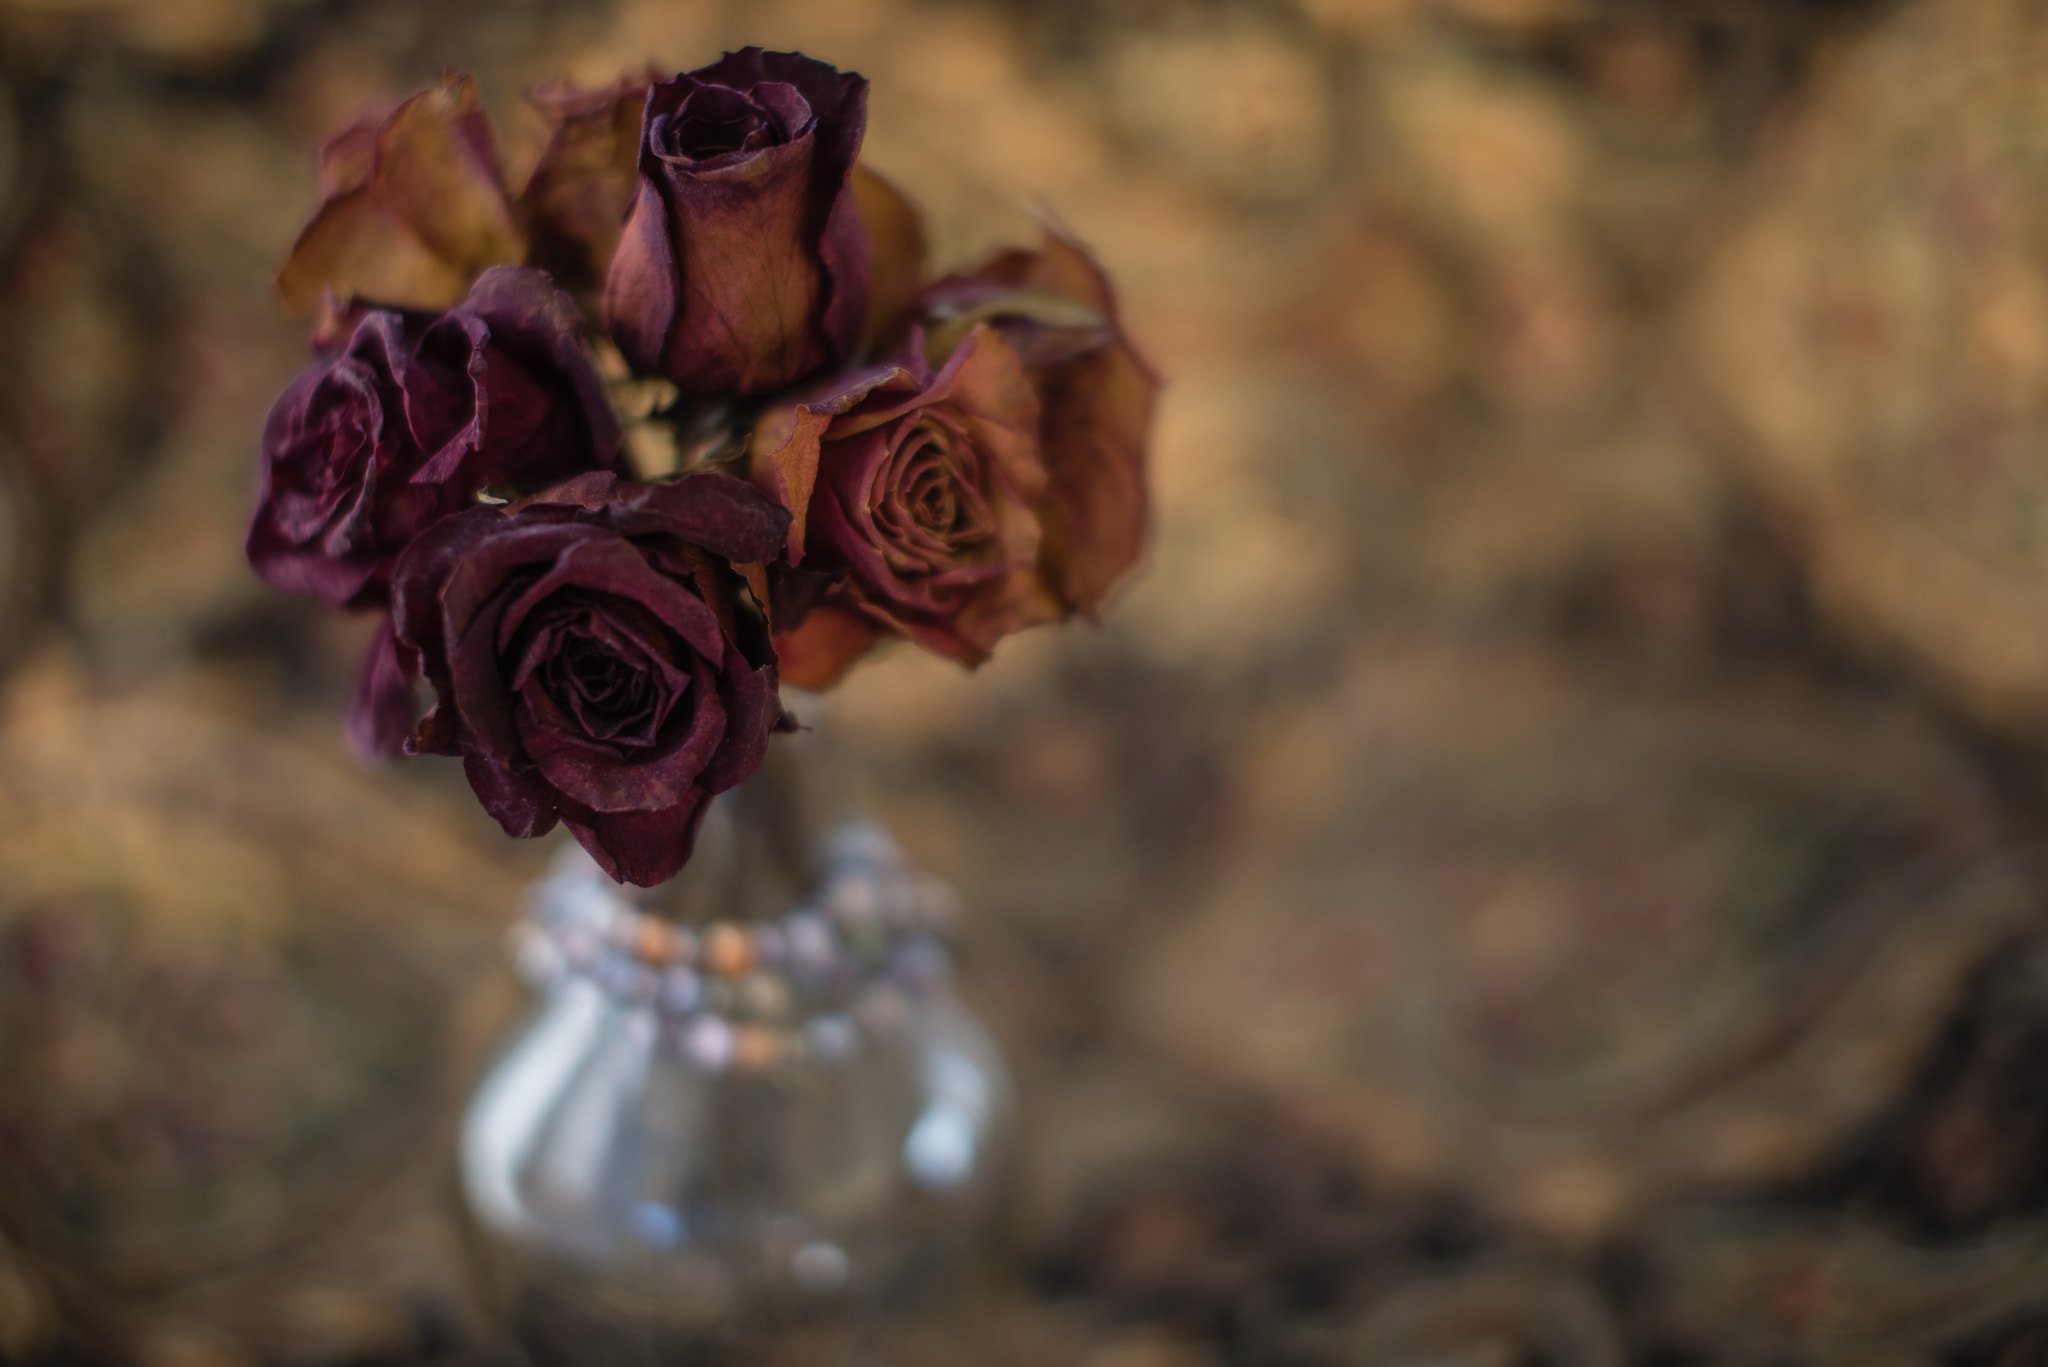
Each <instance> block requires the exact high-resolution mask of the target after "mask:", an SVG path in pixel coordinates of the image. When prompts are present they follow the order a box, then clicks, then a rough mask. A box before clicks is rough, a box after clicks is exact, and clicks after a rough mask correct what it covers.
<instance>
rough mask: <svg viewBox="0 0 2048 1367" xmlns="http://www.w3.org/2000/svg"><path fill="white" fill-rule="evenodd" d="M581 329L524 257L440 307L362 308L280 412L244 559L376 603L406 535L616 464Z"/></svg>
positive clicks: (613, 424) (320, 589) (332, 597)
mask: <svg viewBox="0 0 2048 1367" xmlns="http://www.w3.org/2000/svg"><path fill="white" fill-rule="evenodd" d="M580 328H581V319H580V317H579V316H578V314H577V312H576V307H575V305H574V303H573V302H571V301H570V299H569V297H568V296H567V295H565V294H563V293H562V292H561V291H560V290H558V289H556V288H555V287H554V286H553V285H551V284H549V283H548V280H547V277H546V276H544V275H542V274H541V273H540V272H539V271H534V270H529V269H527V268H526V267H523V266H501V267H496V268H494V269H491V270H488V271H486V272H484V274H483V275H482V276H481V277H479V278H478V280H477V282H476V285H475V287H474V288H472V289H471V290H470V292H469V295H468V297H467V298H465V299H463V301H462V302H461V303H460V304H458V305H457V306H456V307H455V308H452V309H450V310H449V311H448V312H446V313H444V314H441V315H440V316H439V317H431V316H426V315H419V314H401V313H397V312H393V311H390V310H384V309H378V310H371V311H368V312H365V313H363V314H362V315H361V317H360V318H359V319H358V320H357V321H356V322H355V326H354V329H353V331H352V332H351V333H350V334H349V336H348V338H347V341H346V343H345V344H344V345H343V346H341V347H340V348H339V349H337V350H335V351H333V352H331V353H329V354H328V355H326V356H324V357H322V358H321V359H320V360H319V361H317V362H316V363H315V364H314V365H313V366H312V368H311V369H309V370H307V371H306V373H305V374H303V375H301V376H300V377H299V378H298V379H297V380H295V381H294V382H293V383H292V385H291V387H290V388H288V389H286V390H285V392H284V395H283V396H282V397H281V398H280V399H279V400H278V401H277V405H276V407H274V408H273V409H272V410H271V413H270V420H269V422H268V423H267V424H266V426H265V427H264V431H263V464H262V475H261V482H260V486H259V490H258V493H257V499H256V511H255V515H254V517H253V518H252V519H251V521H250V524H249V535H248V552H249V562H250V564H252V565H253V566H255V568H256V571H257V573H259V574H261V575H262V576H263V577H264V578H265V579H267V580H269V581H270V582H271V583H272V584H274V585H276V586H277V587H278V588H281V589H286V590H288V591H290V592H294V593H305V594H310V595H312V596H313V597H315V598H319V599H321V600H322V601H323V602H326V603H329V604H331V605H333V606H335V607H370V606H375V605H377V604H379V603H382V602H384V601H386V599H387V597H388V587H389V583H390V575H391V566H392V563H393V561H394V560H396V558H397V556H398V553H399V552H400V551H401V550H403V549H404V548H405V544H406V543H407V542H408V541H410V540H411V539H412V538H413V537H414V536H416V535H418V534H419V533H420V531H421V530H422V529H424V528H425V527H426V526H427V525H428V524H430V523H432V522H433V521H434V520H435V519H436V518H439V517H442V516H444V515H446V514H448V513H450V512H453V511H454V510H456V509H458V508H460V507H462V506H463V505H464V504H466V503H468V502H469V501H470V499H471V497H472V495H474V494H475V492H476V491H477V490H478V489H481V488H483V487H485V486H487V485H500V484H502V485H509V486H511V487H512V488H514V489H515V490H516V489H529V490H530V489H537V488H541V487H544V486H545V485H547V484H551V483H554V482H555V481H557V480H560V479H563V478H566V477H567V476H569V475H571V474H574V473H576V472H578V471H582V470H592V469H603V468H608V467H610V466H611V465H612V464H613V463H614V462H615V461H616V460H617V458H618V451H619V428H618V422H617V420H616V419H614V418H613V416H612V413H611V409H610V407H609V406H608V405H607V403H606V400H605V395H604V385H603V382H602V381H601V380H600V379H599V378H598V375H597V372H596V370H595V368H594V367H593V366H592V364H591V362H590V360H589V359H588V358H587V357H586V355H585V354H584V351H583V347H582V342H581V339H580Z"/></svg>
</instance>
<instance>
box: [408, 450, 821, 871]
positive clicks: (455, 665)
mask: <svg viewBox="0 0 2048 1367" xmlns="http://www.w3.org/2000/svg"><path fill="white" fill-rule="evenodd" d="M788 525H789V517H788V514H787V513H785V512H784V511H783V510H782V509H780V508H778V507H776V506H775V504H774V503H773V502H772V501H771V500H769V499H768V498H766V497H765V496H763V495H762V494H761V493H760V492H759V491H757V490H755V489H754V488H752V487H751V486H749V485H748V484H746V483H745V482H744V481H742V480H738V479H734V478H732V477H731V476H728V475H720V474H693V475H685V476H683V477H682V478H681V479H679V480H677V481H676V482H675V483H673V484H667V485H641V484H624V483H620V482H619V481H618V480H617V479H616V478H615V477H613V476H611V475H609V474H594V475H584V476H580V477H578V478H577V479H574V480H571V481H569V482H568V483H566V484H564V485H562V486H560V487H558V488H556V489H553V490H550V491H548V492H547V493H544V494H541V495H539V496H537V497H535V498H533V499H531V500H529V501H527V502H525V503H521V504H516V505H512V506H510V507H502V508H500V507H473V508H470V509H468V510H466V511H464V512H461V513H458V514H456V515H455V516H453V517H449V518H445V519H443V520H442V521H441V522H439V523H437V524H436V525H435V526H434V527H432V528H431V529H429V530H428V531H427V532H426V533H425V534H424V535H422V536H421V537H420V538H419V539H418V540H417V541H415V542H414V543H413V544H412V545H411V546H410V547H409V548H408V549H407V550H406V552H405V554H404V555H403V556H401V557H400V558H399V561H398V567H397V572H396V576H395V580H394V598H395V608H394V611H393V620H394V624H395V626H396V629H397V639H398V642H399V644H400V646H401V647H403V648H406V649H410V650H413V651H416V652H417V653H418V656H419V660H420V668H421V671H422V673H424V675H425V676H426V678H427V681H428V682H429V683H431V684H432V685H433V687H434V691H435V694H436V696H437V702H436V705H435V707H434V710H433V711H432V712H430V713H429V714H428V715H427V717H426V719H425V720H424V721H422V722H421V723H420V725H419V728H418V729H417V730H416V731H415V732H414V733H413V736H412V738H411V740H410V741H408V742H407V746H406V748H407V749H408V750H411V751H413V752H414V753H420V752H431V753H436V754H448V755H460V756H461V757H462V761H463V768H464V771H465V772H466V773H467V774H468V777H469V782H470V786H471V787H472V788H473V789H474V790H475V792H476V795H477V797H478V799H479V800H480V801H481V802H482V803H483V804H484V807H485V809H486V810H487V811H489V812H490V814H491V815H492V816H493V817H495V818H496V819H497V820H498V822H499V824H500V825H502V826H503V827H504V828H505V830H506V832H507V833H508V834H510V835H513V836H522V837H523V836H534V835H540V834H542V833H543V832H545V831H547V830H549V829H551V828H552V827H553V826H554V824H555V822H556V820H557V819H559V820H561V821H562V822H563V823H564V824H566V825H567V826H568V827H569V829H570V830H571V831H572V832H573V833H574V834H575V836H576V838H577V840H579V841H580V842H582V844H583V847H584V848H585V849H586V850H588V851H589V852H590V854H591V857H592V858H594V859H595V860H596V861H597V862H598V863H599V864H600V865H601V866H602V867H603V868H604V870H605V872H606V873H608V874H610V875H611V876H612V877H614V878H617V879H620V880H622V881H624V882H630V883H638V884H641V885H642V886H648V885H652V884H654V883H658V882H661V881H662V880H663V879H665V878H668V877H670V876H671V875H673V874H674V873H675V872H676V870H677V869H679V868H681V867H682V864H683V861H684V860H685V859H687V858H688V857H689V853H690V846H691V844H692V843H693V841H694V840H695V837H696V831H697V826H698V823H699V822H700V821H701V820H702V818H703V815H704V810H705V807H706V806H707V805H708V804H709V802H710V800H711V798H712V796H713V795H714V794H716V793H720V792H723V791H725V790H726V789H728V788H731V787H732V786H734V785H735V784H737V783H739V782H740V781H741V780H742V779H744V778H746V777H747V775H749V774H751V773H752V772H753V771H754V770H755V769H756V768H758V767H759V766H760V763H761V759H762V757H763V755H764V754H765V753H766V749H767V744H768V736H769V733H770V732H771V731H773V730H774V729H775V728H776V727H777V725H779V724H780V723H781V720H782V708H781V704H780V702H779V701H778V699H777V695H776V674H775V657H774V652H773V651H772V650H771V649H770V647H769V644H768V640H767V633H766V630H765V627H764V625H763V624H762V623H761V622H760V621H759V620H758V619H757V618H756V617H754V616H753V615H751V614H750V613H749V612H748V611H747V610H746V608H745V605H744V604H743V602H742V601H741V600H740V598H739V588H740V585H741V580H740V577H739V576H738V575H737V574H736V573H735V572H734V570H733V568H732V567H733V565H734V564H735V563H739V564H747V563H752V564H758V563H760V562H762V561H766V560H769V559H772V558H774V557H775V556H776V555H777V554H778V553H779V552H780V551H781V549H782V545H783V540H784V538H785V536H786V535H787V531H788Z"/></svg>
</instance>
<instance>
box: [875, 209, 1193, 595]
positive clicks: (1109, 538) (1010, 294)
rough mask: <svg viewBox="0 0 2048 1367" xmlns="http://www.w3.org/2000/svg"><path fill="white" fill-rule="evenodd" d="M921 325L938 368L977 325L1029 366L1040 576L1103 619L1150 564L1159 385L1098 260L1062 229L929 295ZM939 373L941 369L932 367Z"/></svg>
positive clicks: (920, 310)
mask: <svg viewBox="0 0 2048 1367" xmlns="http://www.w3.org/2000/svg"><path fill="white" fill-rule="evenodd" d="M916 316H917V318H918V319H919V321H921V322H922V323H923V324H924V326H925V328H926V332H925V339H926V345H927V350H928V351H929V352H930V353H931V354H932V355H933V356H934V357H935V358H936V357H938V356H943V355H944V354H946V353H947V352H948V351H950V350H951V348H952V346H953V344H954V342H955V341H956V340H957V339H958V338H960V337H963V336H965V335H966V334H967V332H968V331H970V330H971V329H972V328H974V327H975V326H977V325H979V324H983V323H987V324H990V325H992V326H994V327H995V328H996V330H997V331H999V332H1001V333H1002V335H1003V337H1004V338H1005V339H1006V340H1007V341H1008V342H1009V343H1010V345H1011V346H1012V347H1014V348H1015V349H1016V351H1017V353H1018V355H1019V356H1021V357H1022V358H1023V360H1024V364H1025V366H1026V368H1027V369H1028V370H1029V372H1030V375H1031V381H1032V384H1033V385H1034V386H1035V387H1036V388H1037V390H1038V394H1039V399H1040V401H1041V403H1042V416H1041V418H1040V420H1039V438H1040V446H1041V449H1042V452H1043V456H1044V460H1045V471H1046V491H1045V499H1044V501H1043V502H1042V503H1041V504H1040V505H1039V519H1040V522H1041V524H1042V525H1043V527H1044V531H1045V535H1044V540H1043V542H1042V543H1041V546H1040V568H1041V571H1042V573H1043V575H1044V578H1045V582H1046V584H1047V585H1048V587H1050V588H1051V590H1052V591H1053V592H1054V593H1056V594H1057V595H1058V596H1059V598H1060V600H1061V602H1062V603H1063V604H1064V605H1065V607H1066V609H1067V611H1069V612H1093V611H1094V610H1095V609H1096V608H1097V607H1098V606H1100V605H1101V603H1102V600H1103V599H1104V598H1105V597H1106V596H1107V595H1108V593H1109V591H1110V590H1111V589H1112V588H1113V587H1115V585H1116V583H1117V582H1118V581H1119V580H1120V579H1122V578H1123V576H1124V575H1125V574H1126V573H1128V572H1129V570H1130V569H1131V567H1132V566H1133V565H1135V564H1136V563H1137V561H1138V558H1139V557H1140V556H1141V555H1142V554H1143V553H1144V549H1145V536H1146V528H1147V522H1148V518H1149V505H1148V500H1147V498H1146V489H1145V443H1146V439H1147V436H1148V435H1149V433H1150V430H1151V426H1152V409H1153V403H1154V400H1155V398H1156V397H1157V394H1158V391H1159V380H1158V377H1157V376H1155V375H1154V374H1153V372H1152V368H1151V367H1150V366H1148V365H1147V364H1146V363H1145V360H1144V358H1143V357H1142V356H1140V355H1139V354H1138V351H1137V348H1136V347H1134V346H1133V345H1132V344H1131V341H1130V339H1129V337H1127V336H1126V335H1125V334H1124V330H1123V326H1122V324H1121V323H1120V322H1119V321H1118V319H1117V313H1116V299H1115V296H1114V295H1113V294H1112V293H1111V291H1110V288H1109V281H1108V279H1107V278H1106V277H1105V276H1104V275H1103V274H1102V270H1101V268H1100V267H1098V266H1097V265H1096V264H1095V262H1094V260H1093V258H1091V257H1090V256H1089V255H1088V252H1087V250H1086V249H1085V248H1083V247H1082V246H1081V245H1080V244H1079V243H1078V242H1076V241H1074V240H1073V239H1072V238H1071V237H1069V236H1067V235H1066V234H1065V233H1064V232H1062V231H1060V230H1059V229H1058V228H1054V227H1048V229H1047V231H1046V236H1045V246H1044V247H1043V248H1041V249H1040V250H1038V251H1035V252H1028V251H1007V252H1003V253H1001V254H1000V255H998V256H997V257H996V258H995V259H994V260H992V261H990V262H989V263H988V264H986V265H985V266H983V267H982V268H981V269H980V270H978V271H975V272H974V273H972V274H970V275H962V276H953V277H950V278H948V279H945V280H941V281H938V282H937V283H935V284H933V285H932V286H930V287H929V288H928V289H926V290H925V292H924V294H923V295H922V297H921V299H920V301H919V307H918V309H917V311H916ZM933 364H937V360H936V359H934V361H933Z"/></svg>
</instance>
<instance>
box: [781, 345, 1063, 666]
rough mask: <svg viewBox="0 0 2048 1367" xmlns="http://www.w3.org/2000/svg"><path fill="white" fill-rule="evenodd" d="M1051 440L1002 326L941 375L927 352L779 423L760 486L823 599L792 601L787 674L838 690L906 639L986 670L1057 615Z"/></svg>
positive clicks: (862, 377)
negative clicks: (1048, 521) (1045, 550)
mask: <svg viewBox="0 0 2048 1367" xmlns="http://www.w3.org/2000/svg"><path fill="white" fill-rule="evenodd" d="M1037 429H1038V399H1037V396H1036V395H1035V394H1034V393H1033V392H1032V388H1031V383H1030V381H1029V380H1028V379H1027V378H1026V376H1025V373H1024V366H1023V364H1022V362H1021V361H1020V360H1019V359H1018V356H1017V353H1016V352H1015V351H1013V350H1012V349H1011V348H1010V346H1009V345H1008V344H1007V343H1006V342H1004V341H1003V339H1002V338H1001V337H1000V336H998V335H997V333H996V332H995V331H994V329H992V328H988V327H978V328H975V329H974V330H973V331H971V332H969V333H968V334H967V335H966V336H965V337H964V338H962V339H961V341H960V343H959V345H958V346H957V347H955V348H954V350H953V353H952V355H951V356H950V357H948V358H947V359H946V363H945V365H944V366H943V368H941V369H940V370H938V371H937V372H936V373H934V372H933V371H932V370H931V368H930V367H929V365H927V364H926V362H925V359H924V356H923V354H922V352H921V351H920V350H916V349H913V350H912V351H911V352H910V353H909V354H908V355H907V356H906V357H905V359H904V360H903V362H902V363H901V364H898V365H893V366H884V367H878V368H875V369H871V370H867V371H864V372H860V373H857V374H855V375H853V376H850V377H841V378H840V379H838V380H836V381H834V382H833V383H832V385H831V386H830V387H829V388H828V389H827V390H826V391H825V392H823V393H820V394H816V395H813V396H810V397H808V398H805V399H803V400H800V401H797V402H794V403H791V404H788V405H784V406H782V407H779V408H775V409H771V410H770V411H769V412H768V413H767V414H765V415H764V416H763V418H762V419H761V422H760V423H759V424H758V426H757V427H756V430H755V436H754V440H753V442H752V444H751V448H750V457H749V458H750V473H751V475H752V477H753V479H754V482H755V483H756V484H757V485H758V486H759V487H760V488H762V489H763V490H765V491H767V492H769V493H770V494H772V495H773V496H774V497H775V498H776V500H777V501H778V502H780V503H781V504H782V505H783V506H784V507H786V508H788V509H789V510H790V511H791V513H792V514H793V518H792V522H791V526H790V533H789V543H788V546H787V547H786V554H787V558H788V560H789V562H790V563H791V564H792V565H801V566H802V567H803V572H804V575H805V576H808V584H809V585H810V586H812V587H811V588H810V589H809V590H808V591H810V592H816V593H817V594H818V596H817V599H816V601H815V602H813V603H808V604H807V603H804V602H803V601H802V598H803V596H804V594H805V593H806V592H807V590H806V588H803V587H799V588H797V589H795V590H794V591H793V592H792V593H791V594H790V606H791V607H793V608H795V609H797V610H798V611H802V610H803V609H804V608H808V611H807V612H803V615H802V620H801V622H800V623H796V624H794V629H793V630H791V631H787V632H785V633H784V634H783V635H782V636H780V637H778V638H777V642H776V649H777V651H778V653H779V654H780V655H781V658H782V661H783V677H784V678H786V679H787V680H789V681H790V682H791V683H795V684H799V685H802V686H804V687H812V688H818V687H823V686H825V685H826V684H828V683H830V682H831V681H832V680H833V679H834V678H836V677H837V676H838V674H839V673H840V672H841V671H842V670H843V669H844V668H845V667H846V665H847V664H849V663H850V662H851V661H852V659H853V657H854V656H856V655H858V654H859V653H860V652H861V651H862V650H864V649H866V648H867V646H868V645H870V644H871V643H873V641H874V640H876V639H877V638H878V637H879V636H882V635H886V634H891V633H900V634H902V635H905V636H909V637H911V638H912V639H913V640H916V641H917V642H918V643H920V644H921V645H924V646H925V647H927V648H929V649H931V650H934V651H936V652H938V653H939V654H942V655H946V656H949V657H951V658H953V659H956V660H959V661H961V662H962V663H965V664H970V665H972V664H979V663H980V662H981V661H983V660H984V659H986V658H987V657H988V654H989V652H990V650H992V649H993V648H994V646H995V643H996V642H997V641H998V640H1000V639H1001V638H1002V637H1004V636H1006V635H1008V634H1009V633H1010V632H1013V631H1016V630H1018V629H1019V628H1021V627H1025V626H1028V625H1030V624H1032V623H1034V622H1041V621H1047V620H1050V619H1052V618H1054V617H1057V616H1058V615H1059V604H1058V602H1057V601H1056V600H1054V599H1053V598H1052V597H1051V596H1050V595H1049V594H1048V593H1047V592H1046V591H1045V588H1044V585H1043V584H1042V583H1041V581H1040V579H1039V576H1038V572H1037V568H1036V566H1037V561H1038V550H1039V539H1040V532H1039V523H1038V514H1037V512H1036V509H1037V506H1038V503H1039V500H1040V498H1041V497H1042V495H1043V493H1044V488H1045V470H1044V467H1043V466H1042V465H1041V464H1040V462H1039V456H1038V440H1037ZM820 576H822V577H823V582H822V583H821V580H820ZM796 582H797V583H798V584H799V585H803V584H805V583H806V581H805V580H804V579H799V580H797V581H796Z"/></svg>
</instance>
